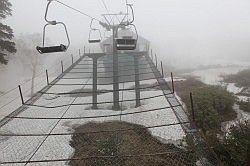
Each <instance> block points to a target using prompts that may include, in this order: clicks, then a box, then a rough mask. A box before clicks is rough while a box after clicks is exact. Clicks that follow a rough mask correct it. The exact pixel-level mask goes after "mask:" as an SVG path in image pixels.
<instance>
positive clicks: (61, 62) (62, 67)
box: [61, 61, 63, 73]
mask: <svg viewBox="0 0 250 166" xmlns="http://www.w3.org/2000/svg"><path fill="white" fill-rule="evenodd" d="M61 66H62V73H63V61H61Z"/></svg>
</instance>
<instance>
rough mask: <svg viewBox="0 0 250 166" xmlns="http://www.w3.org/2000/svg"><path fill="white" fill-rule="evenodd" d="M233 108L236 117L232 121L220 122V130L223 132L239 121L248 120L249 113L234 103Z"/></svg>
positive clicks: (249, 117) (249, 118)
mask: <svg viewBox="0 0 250 166" xmlns="http://www.w3.org/2000/svg"><path fill="white" fill-rule="evenodd" d="M233 109H234V110H235V111H236V113H237V118H236V119H234V120H232V121H227V122H223V123H222V125H221V126H222V127H221V130H222V131H224V132H225V133H226V132H228V131H229V129H230V127H232V126H235V125H237V124H238V123H240V122H245V121H247V120H250V113H248V112H244V111H242V110H241V109H240V108H239V105H237V104H234V106H233Z"/></svg>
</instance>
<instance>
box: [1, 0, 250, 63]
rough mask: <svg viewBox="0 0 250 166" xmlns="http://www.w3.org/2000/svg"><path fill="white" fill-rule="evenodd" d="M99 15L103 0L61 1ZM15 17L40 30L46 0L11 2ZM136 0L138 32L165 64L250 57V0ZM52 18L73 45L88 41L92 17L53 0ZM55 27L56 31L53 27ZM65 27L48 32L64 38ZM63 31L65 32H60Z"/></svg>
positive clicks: (112, 6) (16, 25) (118, 6)
mask: <svg viewBox="0 0 250 166" xmlns="http://www.w3.org/2000/svg"><path fill="white" fill-rule="evenodd" d="M61 1H62V2H64V3H66V4H68V5H71V6H73V7H76V8H77V9H79V10H81V11H84V12H86V13H87V14H89V15H91V16H93V17H97V18H100V19H101V16H100V15H101V14H102V13H105V12H106V11H105V8H104V6H103V4H102V1H101V0H61ZM104 1H105V2H106V4H107V6H108V8H109V10H110V12H111V13H117V12H119V11H124V12H125V11H126V7H125V0H104ZM10 2H11V3H12V4H13V8H12V9H13V16H12V17H9V18H8V19H6V21H5V22H7V23H8V24H9V25H10V26H12V28H13V29H14V33H15V35H18V34H19V33H34V32H38V33H42V28H43V25H44V24H45V21H44V19H43V17H44V12H45V7H46V4H47V0H10ZM129 2H132V3H133V4H134V10H135V14H136V18H135V24H136V25H137V29H138V32H139V35H142V36H144V37H145V38H147V39H149V40H150V41H151V43H152V47H153V49H154V52H156V53H157V55H158V56H159V57H160V58H161V59H163V60H164V61H165V62H171V63H173V64H176V65H179V66H182V67H192V66H194V65H199V64H209V63H219V62H220V63H221V62H231V63H234V62H236V61H245V62H249V61H250V47H249V46H250V1H249V0H237V1H236V0H154V1H153V0H129ZM49 18H53V19H56V20H57V21H63V22H65V23H66V25H67V27H68V31H69V33H70V38H71V42H72V47H73V46H76V45H77V46H80V45H83V44H84V43H87V39H88V32H89V23H90V19H89V18H87V17H85V16H82V15H80V14H78V13H76V12H74V11H72V10H70V9H67V8H65V7H64V6H62V5H60V4H57V3H56V2H54V3H53V4H52V5H51V8H50V14H49ZM53 30H54V31H53ZM61 30H62V29H61V28H58V29H52V28H50V29H49V31H48V33H47V34H48V37H49V38H50V39H51V40H52V41H53V42H57V40H64V39H65V37H64V33H63V31H61ZM61 32H62V33H61Z"/></svg>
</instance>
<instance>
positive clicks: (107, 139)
mask: <svg viewBox="0 0 250 166" xmlns="http://www.w3.org/2000/svg"><path fill="white" fill-rule="evenodd" d="M119 129H133V130H126V131H117V130H119ZM103 131H107V132H103ZM108 131H109V132H108ZM89 132H92V133H89ZM93 132H94V133H93ZM77 133H88V134H77ZM71 146H72V147H73V148H74V149H75V152H74V155H73V156H72V158H85V159H83V160H80V161H76V160H75V161H70V162H69V165H72V166H73V165H81V166H85V165H86V166H92V165H94V166H116V165H117V166H120V165H122V166H146V165H150V166H170V165H171V166H172V165H180V166H182V165H183V166H184V165H194V164H195V162H196V161H197V159H196V157H195V155H194V154H193V153H192V152H190V151H189V150H183V149H180V148H178V147H176V146H174V145H173V144H163V143H162V142H160V141H159V140H157V139H156V138H155V137H153V136H152V135H151V133H150V132H149V131H148V130H147V129H145V128H142V126H140V125H136V124H130V123H126V122H120V121H112V122H104V123H87V124H85V125H82V126H79V127H77V128H75V134H74V135H73V137H72V141H71ZM156 153H158V155H146V156H140V155H142V154H156Z"/></svg>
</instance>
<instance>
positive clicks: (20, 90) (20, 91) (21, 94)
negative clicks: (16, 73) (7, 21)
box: [18, 85, 24, 104]
mask: <svg viewBox="0 0 250 166" xmlns="http://www.w3.org/2000/svg"><path fill="white" fill-rule="evenodd" d="M18 88H19V93H20V97H21V101H22V104H24V100H23V93H22V89H21V86H20V85H18Z"/></svg>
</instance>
